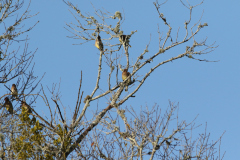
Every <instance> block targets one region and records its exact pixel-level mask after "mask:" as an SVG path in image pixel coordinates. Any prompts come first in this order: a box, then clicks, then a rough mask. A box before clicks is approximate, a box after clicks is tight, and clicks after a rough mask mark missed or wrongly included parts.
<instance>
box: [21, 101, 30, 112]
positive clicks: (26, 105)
mask: <svg viewBox="0 0 240 160" xmlns="http://www.w3.org/2000/svg"><path fill="white" fill-rule="evenodd" d="M21 107H22V108H24V109H25V111H26V112H28V113H32V110H31V107H30V106H29V105H28V104H27V103H26V102H25V101H22V105H21Z"/></svg>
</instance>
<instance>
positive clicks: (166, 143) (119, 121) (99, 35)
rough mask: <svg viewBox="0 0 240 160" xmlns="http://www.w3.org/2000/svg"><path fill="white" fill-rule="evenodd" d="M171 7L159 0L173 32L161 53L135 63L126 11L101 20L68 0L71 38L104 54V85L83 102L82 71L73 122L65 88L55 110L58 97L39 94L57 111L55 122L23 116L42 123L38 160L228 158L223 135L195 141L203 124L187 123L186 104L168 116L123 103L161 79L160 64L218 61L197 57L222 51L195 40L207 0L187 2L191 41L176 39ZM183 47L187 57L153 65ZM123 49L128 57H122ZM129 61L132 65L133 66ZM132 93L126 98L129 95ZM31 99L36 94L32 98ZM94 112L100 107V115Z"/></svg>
mask: <svg viewBox="0 0 240 160" xmlns="http://www.w3.org/2000/svg"><path fill="white" fill-rule="evenodd" d="M166 2H167V1H165V2H164V3H160V2H159V0H156V2H154V3H153V5H154V6H155V8H156V14H158V16H159V18H160V20H161V22H163V24H164V25H166V26H167V27H168V32H167V33H166V36H163V34H162V33H161V31H160V30H158V34H159V39H158V40H159V48H158V52H156V53H152V52H150V51H149V44H147V45H146V48H145V49H144V50H143V51H142V53H139V54H138V57H137V58H136V59H135V62H131V61H130V57H131V54H130V53H129V47H131V42H130V40H131V37H132V36H134V34H136V32H137V30H134V31H132V32H131V33H129V34H124V31H123V30H121V25H122V23H123V15H122V13H121V12H119V11H116V12H115V13H114V14H111V13H109V12H108V11H103V10H99V9H95V8H94V9H95V15H94V16H93V15H88V14H83V13H82V12H81V10H80V9H79V8H77V6H76V5H74V4H72V3H71V2H69V1H64V3H65V4H66V5H67V6H69V7H70V8H71V9H72V12H71V13H72V15H73V16H74V18H75V20H76V23H77V24H75V23H70V24H67V25H66V29H67V30H68V31H69V32H70V33H71V34H72V36H69V37H70V38H74V39H79V40H80V41H81V42H80V44H81V45H82V44H84V43H95V46H96V47H97V48H98V49H99V51H100V53H99V65H98V74H97V76H96V86H95V87H94V89H93V91H92V93H91V94H88V95H87V96H85V97H83V91H81V87H82V85H84V84H82V73H81V79H80V85H79V90H78V95H77V100H76V106H75V109H74V112H73V115H72V117H71V118H70V117H66V116H64V112H66V110H64V108H62V107H61V105H62V102H61V98H60V95H59V90H58V88H57V85H54V86H53V87H52V89H49V91H50V93H51V94H52V97H51V100H52V101H53V102H54V104H55V106H51V105H50V102H49V101H50V99H49V97H48V96H47V95H46V94H45V89H44V88H43V87H42V92H41V94H38V95H39V96H40V97H41V98H42V100H43V101H44V102H45V104H46V107H47V108H48V109H49V113H50V116H49V117H47V118H46V117H45V115H41V114H39V113H37V112H36V111H35V110H34V108H32V107H31V106H30V108H31V112H29V113H28V114H26V111H24V109H22V114H20V116H22V117H24V116H25V115H27V116H26V117H29V116H30V115H31V116H32V119H25V120H23V121H22V122H24V124H25V126H26V125H28V124H29V126H31V125H30V123H31V122H32V121H34V126H36V127H35V129H36V128H37V129H36V130H37V131H38V132H37V133H39V134H38V139H37V140H35V141H34V144H33V145H32V146H33V148H30V149H29V148H28V149H29V150H32V152H37V153H38V155H39V157H34V158H35V159H36V158H37V159H41V158H42V157H48V159H53V158H56V159H67V158H74V159H90V158H91V159H101V158H102V159H107V160H110V159H146V158H148V159H184V160H187V159H222V158H223V156H222V155H221V154H220V153H219V155H217V152H216V151H217V150H216V145H217V143H218V142H221V137H222V136H221V137H220V138H219V139H218V140H216V142H210V141H209V134H207V131H206V130H205V132H204V133H203V134H200V135H199V136H198V137H197V138H195V137H193V136H191V135H189V131H190V133H191V132H194V129H195V128H196V127H198V126H196V125H195V122H194V120H193V121H192V122H189V123H187V122H186V121H181V120H180V119H179V117H178V114H177V109H178V105H175V104H173V103H171V102H170V103H169V106H168V108H167V109H166V111H165V112H164V111H162V110H161V109H160V108H159V107H158V106H157V105H156V106H153V107H148V106H147V107H146V108H145V109H141V111H140V112H139V113H138V112H135V111H134V109H133V108H131V107H127V108H123V107H122V104H124V103H125V102H126V101H127V100H128V99H129V98H135V96H134V94H135V93H136V92H137V91H139V89H140V87H141V86H142V85H143V84H144V82H145V81H146V79H147V78H148V77H149V76H150V75H151V74H153V71H155V70H156V69H157V68H159V67H160V66H162V65H164V64H166V63H169V62H172V61H173V60H178V59H181V58H183V57H187V58H190V59H192V60H197V61H205V62H210V61H209V60H206V59H199V58H196V57H197V56H198V55H202V54H207V53H210V52H211V51H213V50H214V49H215V48H216V46H214V43H213V44H211V45H208V44H207V43H206V39H205V40H203V41H200V42H198V41H197V40H196V39H195V37H196V36H197V34H200V33H201V32H200V31H201V30H202V29H203V28H204V27H206V26H207V23H203V24H202V23H201V22H200V20H201V19H200V20H199V21H197V22H196V23H195V24H193V25H192V26H190V22H192V21H193V19H192V10H193V9H194V8H195V7H197V6H199V5H201V4H202V3H203V1H202V2H201V3H199V4H197V5H195V6H192V5H191V4H190V3H188V1H186V3H185V2H183V1H181V0H180V2H181V3H182V4H183V6H184V7H186V9H188V10H189V18H188V21H186V22H185V23H184V27H185V31H186V34H185V36H184V37H179V36H178V32H179V30H178V31H177V34H176V35H174V34H173V33H172V26H171V25H170V23H169V22H168V19H167V18H166V17H165V16H164V14H163V13H161V12H160V7H163V5H164V4H165V3H166ZM73 12H75V13H73ZM136 29H137V28H136ZM116 39H117V41H116ZM174 39H175V40H174ZM189 42H192V45H190V46H188V45H189ZM187 44H188V45H187ZM180 45H181V46H183V45H186V46H185V50H183V51H182V53H180V54H179V55H176V56H174V57H172V58H170V59H166V60H163V61H160V62H158V63H157V64H153V63H152V61H153V60H156V58H157V57H160V56H161V55H162V54H163V53H164V54H167V53H168V50H170V49H172V48H174V47H176V46H180ZM121 49H122V50H123V53H121V52H120V51H121ZM135 54H137V53H135ZM122 59H126V60H125V62H126V63H125V64H124V63H123V61H124V60H122ZM103 60H104V61H103ZM103 62H105V63H103ZM145 67H150V68H151V69H150V70H149V71H148V72H146V73H144V72H143V68H145ZM107 69H108V70H110V72H109V74H108V77H104V76H102V74H101V73H102V71H103V70H104V71H105V70H107ZM119 75H122V79H118V77H119ZM140 75H144V76H140ZM100 79H105V81H104V82H107V86H108V88H107V89H106V90H104V89H102V88H103V87H102V86H104V85H106V84H103V83H102V81H100ZM124 89H125V92H123V91H124ZM123 93H126V95H125V96H123ZM25 96H28V95H25V94H24V97H25ZM29 96H30V95H29ZM99 99H107V105H105V106H103V105H102V104H101V105H99V106H98V103H95V102H96V100H99ZM94 101H95V102H94ZM95 105H97V107H96V106H95ZM91 106H94V111H92V112H91ZM80 107H81V110H80ZM23 108H24V107H23ZM162 112H164V113H162ZM88 113H92V116H86V115H87V114H88ZM126 115H128V116H126ZM34 118H35V119H34ZM22 119H23V118H22ZM36 119H38V120H39V121H40V122H41V123H39V121H36ZM26 122H27V123H26ZM30 128H31V127H29V128H28V129H26V130H29V129H30ZM37 133H35V132H33V133H32V134H33V135H36V134H37ZM43 133H44V134H43ZM32 142H33V141H32ZM21 149H22V147H21V146H20V149H19V150H18V151H17V152H16V151H15V155H17V154H20V152H21ZM40 151H41V154H40Z"/></svg>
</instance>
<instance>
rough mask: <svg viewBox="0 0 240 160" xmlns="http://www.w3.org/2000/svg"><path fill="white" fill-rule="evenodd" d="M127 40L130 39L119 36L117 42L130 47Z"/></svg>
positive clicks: (126, 36)
mask: <svg viewBox="0 0 240 160" xmlns="http://www.w3.org/2000/svg"><path fill="white" fill-rule="evenodd" d="M129 38H130V36H128V35H120V36H119V42H120V43H121V44H124V45H125V44H127V45H128V46H129V47H131V46H130V45H129Z"/></svg>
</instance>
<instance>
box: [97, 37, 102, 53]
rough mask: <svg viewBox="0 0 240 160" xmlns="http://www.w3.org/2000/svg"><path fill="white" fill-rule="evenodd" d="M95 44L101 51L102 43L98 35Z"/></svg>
mask: <svg viewBox="0 0 240 160" xmlns="http://www.w3.org/2000/svg"><path fill="white" fill-rule="evenodd" d="M95 46H96V47H97V48H98V49H99V50H100V51H103V43H102V40H101V37H100V36H99V35H98V36H97V38H96V40H95Z"/></svg>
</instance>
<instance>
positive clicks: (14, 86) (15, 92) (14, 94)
mask: <svg viewBox="0 0 240 160" xmlns="http://www.w3.org/2000/svg"><path fill="white" fill-rule="evenodd" d="M11 92H12V96H13V97H14V98H15V99H16V100H17V101H18V91H17V87H16V85H15V84H12V88H11Z"/></svg>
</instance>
